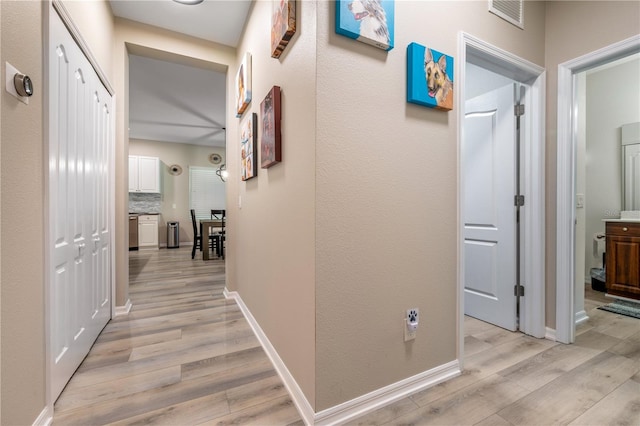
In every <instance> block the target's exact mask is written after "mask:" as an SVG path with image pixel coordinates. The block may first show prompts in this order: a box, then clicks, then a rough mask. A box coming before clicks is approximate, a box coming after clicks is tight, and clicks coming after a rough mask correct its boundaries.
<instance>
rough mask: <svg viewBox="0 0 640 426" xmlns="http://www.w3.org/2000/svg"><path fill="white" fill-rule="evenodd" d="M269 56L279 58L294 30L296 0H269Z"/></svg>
mask: <svg viewBox="0 0 640 426" xmlns="http://www.w3.org/2000/svg"><path fill="white" fill-rule="evenodd" d="M271 5H272V11H271V57H272V58H279V57H280V55H281V54H282V51H283V50H284V49H285V47H287V45H288V44H289V40H291V37H293V35H294V34H295V32H296V1H295V0H271Z"/></svg>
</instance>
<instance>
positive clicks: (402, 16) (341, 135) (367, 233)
mask: <svg viewBox="0 0 640 426" xmlns="http://www.w3.org/2000/svg"><path fill="white" fill-rule="evenodd" d="M525 16H526V30H524V31H522V30H520V29H518V28H516V27H514V26H513V25H511V24H508V23H506V22H505V21H503V20H501V19H499V18H497V17H496V16H495V15H492V14H490V13H488V12H487V6H486V3H485V2H477V1H470V2H449V1H433V2H412V1H401V2H396V6H395V19H396V20H395V35H396V39H395V46H396V47H395V48H394V49H393V50H391V51H390V52H388V53H386V52H384V51H382V50H379V49H376V48H372V47H371V46H368V45H365V44H363V43H360V42H356V41H353V40H350V39H347V38H345V37H341V36H339V35H336V34H335V33H334V25H333V21H334V3H333V2H320V3H319V4H318V51H317V54H318V64H317V69H318V72H317V79H318V80H317V92H318V101H317V111H318V119H317V140H316V156H317V161H316V176H317V178H316V179H317V182H316V190H317V196H316V235H317V242H316V312H317V320H316V321H317V322H316V359H317V363H316V411H319V410H322V409H326V408H328V407H331V406H333V405H336V404H339V403H341V402H344V401H347V400H349V399H352V398H355V397H357V396H360V395H362V394H365V393H367V392H371V391H374V390H376V389H378V388H380V387H383V386H385V385H389V384H391V383H394V382H397V381H399V380H402V379H405V378H407V377H410V376H412V375H415V374H418V373H421V372H424V371H426V370H429V369H431V368H434V367H437V366H439V365H442V364H444V363H446V362H449V361H453V360H454V359H455V358H456V345H457V342H458V338H457V330H458V328H457V313H456V306H457V305H456V303H457V297H458V296H457V295H458V291H457V281H456V274H457V252H456V250H457V229H458V226H457V217H456V211H457V139H456V138H457V125H458V124H457V120H456V113H455V110H454V111H452V112H440V111H436V110H432V109H428V108H424V107H420V106H417V105H412V104H408V103H406V100H405V99H406V98H405V96H406V94H405V93H406V89H405V84H406V77H405V76H406V53H405V52H406V47H407V45H408V44H409V43H410V42H413V41H415V42H418V43H421V44H424V45H428V46H430V47H433V48H435V49H437V50H439V51H441V52H446V53H448V54H450V55H452V56H454V57H455V56H457V40H458V32H459V31H460V30H462V31H466V32H468V33H470V34H472V35H475V36H477V37H479V38H481V39H483V40H485V41H487V42H489V43H492V44H494V45H496V46H498V47H500V48H502V49H505V50H507V51H510V52H512V53H514V54H516V55H519V56H521V57H523V58H525V59H527V60H529V61H531V62H533V63H536V64H540V65H544V4H542V3H538V2H525ZM431 18H433V19H431ZM294 48H297V46H294ZM458 78H459V76H457V75H454V81H458V80H457V79H458ZM455 108H456V109H457V108H459V106H458V105H456V106H455ZM414 307H416V308H419V309H420V314H421V322H420V328H419V330H418V332H417V337H416V339H415V341H413V342H411V343H405V342H404V341H403V319H404V316H405V312H406V309H409V308H414Z"/></svg>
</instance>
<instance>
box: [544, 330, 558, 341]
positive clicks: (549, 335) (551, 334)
mask: <svg viewBox="0 0 640 426" xmlns="http://www.w3.org/2000/svg"><path fill="white" fill-rule="evenodd" d="M544 338H545V339H547V340H551V341H552V342H555V341H556V330H555V329H553V328H549V327H547V328H546V330H545V334H544Z"/></svg>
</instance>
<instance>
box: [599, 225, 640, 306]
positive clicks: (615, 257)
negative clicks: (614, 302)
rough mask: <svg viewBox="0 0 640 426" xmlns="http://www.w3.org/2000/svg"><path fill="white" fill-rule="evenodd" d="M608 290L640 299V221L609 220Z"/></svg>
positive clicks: (617, 294) (618, 294) (613, 294)
mask: <svg viewBox="0 0 640 426" xmlns="http://www.w3.org/2000/svg"><path fill="white" fill-rule="evenodd" d="M606 235H607V249H606V250H607V270H606V271H607V272H606V274H607V278H606V280H607V281H606V286H607V293H608V294H610V295H612V296H621V297H626V298H629V299H637V300H640V222H607V224H606Z"/></svg>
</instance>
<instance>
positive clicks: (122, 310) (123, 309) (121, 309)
mask: <svg viewBox="0 0 640 426" xmlns="http://www.w3.org/2000/svg"><path fill="white" fill-rule="evenodd" d="M132 307H133V304H132V303H131V299H127V303H125V304H124V306H116V309H115V311H114V314H115V316H116V317H119V316H122V315H127V314H128V313H129V312H131V308H132Z"/></svg>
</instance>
